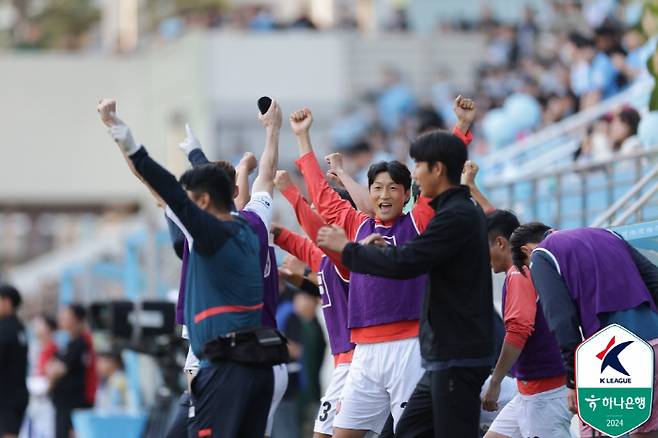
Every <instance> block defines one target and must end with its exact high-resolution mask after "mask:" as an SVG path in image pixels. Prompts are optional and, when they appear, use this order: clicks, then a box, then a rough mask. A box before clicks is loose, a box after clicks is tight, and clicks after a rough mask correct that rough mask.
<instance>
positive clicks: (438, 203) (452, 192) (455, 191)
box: [430, 185, 471, 211]
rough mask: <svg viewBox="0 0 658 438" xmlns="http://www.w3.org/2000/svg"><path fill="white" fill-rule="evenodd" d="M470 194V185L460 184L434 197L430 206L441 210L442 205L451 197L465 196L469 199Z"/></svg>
mask: <svg viewBox="0 0 658 438" xmlns="http://www.w3.org/2000/svg"><path fill="white" fill-rule="evenodd" d="M470 196H471V191H470V189H469V188H468V186H464V185H459V186H456V187H453V188H451V189H448V190H446V191H445V192H443V193H441V194H440V195H439V196H437V197H436V198H434V199H432V200H431V201H430V206H431V207H432V208H433V209H434V210H436V211H439V210H440V209H441V207H443V206H444V205H445V204H446V203H447V202H448V201H449V200H450V199H452V198H454V197H464V198H465V199H468V198H470Z"/></svg>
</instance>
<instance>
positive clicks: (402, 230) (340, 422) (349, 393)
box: [290, 98, 492, 438]
mask: <svg viewBox="0 0 658 438" xmlns="http://www.w3.org/2000/svg"><path fill="white" fill-rule="evenodd" d="M455 108H456V112H457V113H458V116H459V125H460V127H459V128H457V129H455V133H456V134H459V135H460V136H461V137H462V138H463V140H461V139H460V138H458V137H456V136H455V135H453V134H449V133H445V135H446V136H449V137H450V139H451V141H453V142H454V144H458V145H460V146H461V148H462V152H464V153H465V150H466V149H465V145H464V143H465V142H468V141H470V135H468V136H467V135H466V134H464V131H463V130H462V129H466V130H468V127H469V126H470V125H469V123H470V122H472V120H473V117H474V115H475V109H474V105H473V104H472V102H471V101H468V100H464V99H461V98H460V99H458V101H457V102H456V103H455ZM312 120H313V119H312V114H311V112H310V111H309V110H308V109H304V110H302V111H298V112H296V113H293V114H292V115H291V118H290V123H291V126H292V129H293V132H294V133H295V134H296V135H297V138H298V144H299V152H300V158H299V160H298V161H297V165H298V167H299V168H300V170H301V172H302V174H303V176H304V179H305V182H306V186H307V187H308V190H309V193H310V195H311V198H312V201H313V203H314V204H315V205H316V207H317V209H318V212H319V213H320V215H321V216H322V217H323V219H324V220H325V221H326V222H327V223H329V224H337V225H340V226H341V227H344V228H345V229H346V232H347V236H348V239H349V240H352V241H359V240H361V239H364V238H366V237H368V236H370V235H371V234H372V233H380V234H381V235H382V236H383V237H382V239H381V241H382V242H385V243H386V244H389V245H391V246H399V245H403V244H404V243H405V242H408V241H410V240H412V239H414V238H415V237H417V236H419V235H420V234H421V233H422V232H423V231H424V230H425V228H426V227H427V224H428V223H429V221H430V220H431V218H432V217H433V216H434V209H433V208H432V207H431V206H430V205H429V199H428V198H426V197H421V198H420V200H419V202H418V203H417V204H416V205H415V207H414V209H413V210H412V211H411V212H410V213H409V214H403V212H402V209H403V206H404V204H405V203H406V202H407V201H408V200H409V197H410V187H411V174H410V172H409V170H408V169H407V168H406V166H405V165H403V164H401V163H399V162H397V161H391V162H381V163H377V164H374V165H372V166H371V167H370V170H369V172H368V180H369V184H368V185H369V192H370V197H371V203H372V207H373V211H374V212H375V217H374V218H371V217H369V216H368V215H366V214H365V213H362V212H358V211H357V210H355V209H354V208H352V206H351V205H350V204H349V203H348V202H347V201H343V200H341V199H340V197H339V196H338V195H337V194H336V193H335V192H334V191H333V190H331V189H330V188H329V186H328V185H327V183H326V181H325V180H324V177H323V175H322V171H321V170H320V166H319V164H318V162H317V159H316V157H315V155H314V153H313V150H312V147H311V142H310V136H309V128H310V126H311V123H312ZM464 140H465V141H464ZM463 164H464V163H463V162H462V163H461V167H460V168H459V174H461V170H462V167H463ZM340 249H341V250H342V248H340ZM422 274H423V272H419V273H418V274H416V275H413V276H409V277H406V279H399V280H392V279H388V278H384V277H385V276H382V275H380V274H377V276H371V275H365V274H363V273H355V272H352V275H351V277H350V289H349V305H348V324H349V328H350V329H351V331H352V335H351V337H352V342H354V343H355V344H356V348H355V353H354V357H353V360H352V365H351V366H350V371H349V374H348V377H347V381H346V383H345V387H344V389H343V394H342V397H341V408H340V412H339V413H338V414H337V415H336V419H335V420H334V436H335V437H339V438H352V437H359V438H360V437H362V436H364V434H365V433H366V432H368V431H373V432H377V433H378V432H380V431H381V430H382V428H383V426H384V424H385V422H386V419H387V418H388V414H389V413H391V414H392V415H393V418H394V422H395V423H397V421H398V420H399V418H400V417H401V415H402V411H403V410H404V408H405V406H406V404H407V402H408V400H409V396H410V395H411V393H412V392H413V389H414V387H415V386H416V383H418V380H419V379H420V377H421V376H422V374H423V372H422V368H421V360H420V349H419V344H418V339H417V337H418V330H419V324H418V318H419V316H420V310H421V303H422V299H423V294H424V290H425V287H426V282H427V278H426V277H425V276H424V275H422ZM489 322H490V324H489V332H490V331H491V326H492V325H491V324H492V322H491V320H490V321H489ZM478 401H479V399H478ZM478 406H479V403H478ZM394 427H395V424H394Z"/></svg>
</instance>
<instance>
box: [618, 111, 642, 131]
mask: <svg viewBox="0 0 658 438" xmlns="http://www.w3.org/2000/svg"><path fill="white" fill-rule="evenodd" d="M619 120H621V121H622V123H624V124H625V125H627V126H628V128H629V129H630V130H631V135H635V134H637V127H638V125H639V124H640V113H638V112H637V110H636V109H635V108H630V107H627V108H624V109H622V110H621V111H620V112H619Z"/></svg>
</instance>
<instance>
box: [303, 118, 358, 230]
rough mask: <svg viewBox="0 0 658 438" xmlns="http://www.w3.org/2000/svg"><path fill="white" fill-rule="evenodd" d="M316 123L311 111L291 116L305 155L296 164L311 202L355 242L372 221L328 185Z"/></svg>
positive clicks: (328, 220) (325, 218)
mask: <svg viewBox="0 0 658 438" xmlns="http://www.w3.org/2000/svg"><path fill="white" fill-rule="evenodd" d="M312 123H313V114H311V111H310V110H309V109H308V108H304V109H303V110H301V111H296V112H294V113H292V114H291V115H290V126H291V128H292V131H293V132H294V133H295V135H296V136H297V142H298V145H299V153H300V155H301V156H300V158H299V159H298V160H297V161H296V163H295V164H297V167H298V168H299V170H300V171H301V172H302V175H303V176H304V181H305V183H306V187H307V188H308V192H309V195H310V196H311V200H312V201H313V204H315V207H316V208H317V209H318V213H319V214H320V216H321V217H322V219H324V220H325V221H326V222H327V223H329V224H336V225H340V226H341V227H343V228H345V230H346V231H347V235H348V236H349V238H350V239H354V238H355V237H356V232H357V230H358V228H359V226H360V225H361V224H362V223H363V221H365V220H366V219H368V215H367V214H365V213H362V212H358V211H357V210H355V209H354V208H352V205H350V203H349V202H348V201H346V200H344V199H341V197H340V196H338V194H337V193H336V192H335V191H334V190H332V189H331V187H329V184H327V181H326V180H325V178H324V174H323V172H322V169H320V164H319V163H318V160H317V158H316V156H315V154H314V153H313V148H312V147H311V140H310V135H309V129H310V127H311V124H312Z"/></svg>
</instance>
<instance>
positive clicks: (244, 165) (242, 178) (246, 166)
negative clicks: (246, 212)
mask: <svg viewBox="0 0 658 438" xmlns="http://www.w3.org/2000/svg"><path fill="white" fill-rule="evenodd" d="M256 167H258V162H257V161H256V156H255V155H254V154H252V153H251V152H245V153H244V155H243V156H242V159H241V160H240V162H239V163H238V166H237V167H236V168H235V183H236V184H237V186H238V196H236V197H235V208H237V209H238V210H242V209H244V208H245V206H246V205H247V204H248V203H249V201H251V190H250V189H249V175H251V174H252V173H253V171H254V170H256Z"/></svg>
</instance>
